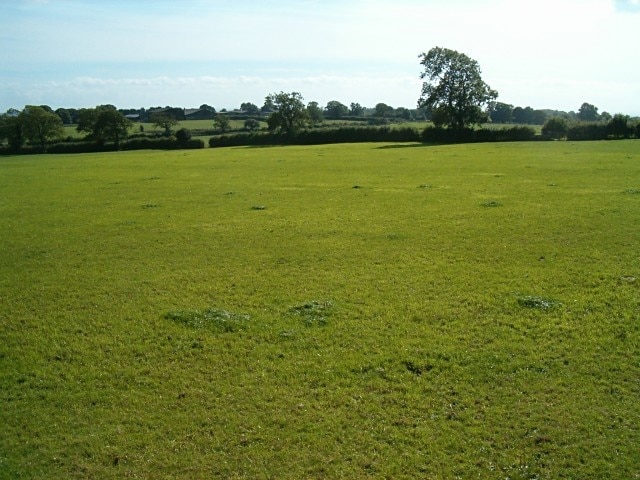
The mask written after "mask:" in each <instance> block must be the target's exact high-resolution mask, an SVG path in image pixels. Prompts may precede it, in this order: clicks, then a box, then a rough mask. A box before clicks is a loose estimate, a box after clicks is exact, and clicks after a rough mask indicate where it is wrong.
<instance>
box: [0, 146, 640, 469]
mask: <svg viewBox="0 0 640 480" xmlns="http://www.w3.org/2000/svg"><path fill="white" fill-rule="evenodd" d="M0 231H1V232H2V235H1V236H0V272H2V275H0V336H1V337H0V338H1V339H2V340H1V342H0V424H1V425H2V427H1V428H0V478H33V479H36V478H37V479H42V478H68V479H73V478H78V479H85V478H96V479H98V478H99V479H110V478H113V479H121V478H189V479H197V478H202V479H205V478H251V479H255V478H274V479H276V478H277V479H282V478H290V479H301V478H318V479H320V478H407V479H413V478H425V479H452V478H464V479H467V478H481V479H506V478H509V479H558V478H566V479H596V478H598V479H600V478H620V479H622V478H624V479H632V478H639V477H640V456H639V455H638V445H639V444H640V432H639V425H640V409H639V407H638V405H639V404H640V403H639V402H640V383H639V379H640V349H639V347H640V332H639V330H640V256H639V255H638V253H639V250H638V246H639V245H640V143H638V141H617V142H596V143H592V142H581V143H570V142H544V143H540V142H534V143H531V142H529V143H512V144H508V143H505V144H478V145H455V146H422V145H392V144H358V145H333V146H314V147H273V148H234V149H205V150H197V151H171V152H162V151H159V152H157V151H154V152H149V151H143V152H116V153H109V154H92V155H77V156H63V155H48V156H43V155H39V156H16V157H3V158H0Z"/></svg>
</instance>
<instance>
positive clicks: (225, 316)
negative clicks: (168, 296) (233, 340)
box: [164, 308, 250, 333]
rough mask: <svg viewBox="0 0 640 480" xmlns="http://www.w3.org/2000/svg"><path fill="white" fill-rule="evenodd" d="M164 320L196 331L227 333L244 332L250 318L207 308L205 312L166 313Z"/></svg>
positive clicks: (175, 311)
mask: <svg viewBox="0 0 640 480" xmlns="http://www.w3.org/2000/svg"><path fill="white" fill-rule="evenodd" d="M164 318H166V319H167V320H171V321H172V322H175V323H179V324H181V325H184V326H186V327H189V328H193V329H195V330H209V331H211V332H221V333H227V332H236V331H238V330H244V329H245V328H246V326H247V322H248V320H249V318H250V317H249V315H246V314H240V313H233V312H228V311H226V310H221V309H218V308H206V309H204V310H173V311H171V312H167V313H165V315H164Z"/></svg>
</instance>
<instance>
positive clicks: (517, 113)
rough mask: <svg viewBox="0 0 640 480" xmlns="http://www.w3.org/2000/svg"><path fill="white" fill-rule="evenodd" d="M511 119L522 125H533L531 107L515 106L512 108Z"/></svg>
mask: <svg viewBox="0 0 640 480" xmlns="http://www.w3.org/2000/svg"><path fill="white" fill-rule="evenodd" d="M513 121H514V122H515V123H520V124H524V125H533V124H534V121H533V108H531V107H525V108H522V107H516V108H514V109H513Z"/></svg>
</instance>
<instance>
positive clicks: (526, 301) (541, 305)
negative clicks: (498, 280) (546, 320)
mask: <svg viewBox="0 0 640 480" xmlns="http://www.w3.org/2000/svg"><path fill="white" fill-rule="evenodd" d="M518 305H520V306H521V307H524V308H535V309H537V310H550V309H552V308H555V307H559V306H560V305H562V303H560V302H558V301H557V300H553V299H550V298H544V297H537V296H534V295H522V296H520V297H518Z"/></svg>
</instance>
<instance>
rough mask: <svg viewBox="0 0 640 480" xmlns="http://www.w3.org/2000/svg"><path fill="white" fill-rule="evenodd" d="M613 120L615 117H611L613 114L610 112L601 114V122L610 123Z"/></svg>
mask: <svg viewBox="0 0 640 480" xmlns="http://www.w3.org/2000/svg"><path fill="white" fill-rule="evenodd" d="M612 118H613V117H612V116H611V114H610V113H609V112H602V113H601V114H600V120H602V121H603V122H608V121H609V120H611V119H612Z"/></svg>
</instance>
